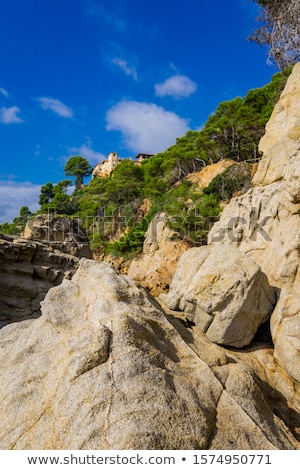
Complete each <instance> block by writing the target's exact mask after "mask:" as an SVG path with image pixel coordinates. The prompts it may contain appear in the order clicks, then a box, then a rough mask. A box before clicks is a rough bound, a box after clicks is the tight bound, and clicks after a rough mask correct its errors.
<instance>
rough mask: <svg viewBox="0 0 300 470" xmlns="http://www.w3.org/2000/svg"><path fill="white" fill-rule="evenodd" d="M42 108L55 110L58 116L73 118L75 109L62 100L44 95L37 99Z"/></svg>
mask: <svg viewBox="0 0 300 470" xmlns="http://www.w3.org/2000/svg"><path fill="white" fill-rule="evenodd" d="M37 100H38V102H39V103H40V106H41V108H42V109H45V110H50V111H53V112H54V113H55V114H57V115H58V116H61V117H64V118H72V117H73V111H72V109H71V108H69V107H68V106H66V105H65V104H64V103H62V102H61V101H60V100H57V99H54V98H49V97H45V96H42V97H40V98H38V99H37Z"/></svg>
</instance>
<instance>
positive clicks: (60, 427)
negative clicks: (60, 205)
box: [0, 259, 298, 450]
mask: <svg viewBox="0 0 300 470" xmlns="http://www.w3.org/2000/svg"><path fill="white" fill-rule="evenodd" d="M42 313H43V315H42V316H41V317H40V318H38V319H36V320H28V321H25V322H21V323H14V324H11V325H7V326H6V327H4V328H2V330H1V331H0V374H1V375H0V377H1V380H0V394H1V401H0V447H1V449H4V450H8V449H36V450H38V449H148V450H149V449H285V450H286V449H296V448H297V446H298V443H297V440H296V439H295V438H294V437H293V434H292V433H291V432H290V431H289V430H288V428H287V426H286V424H285V419H286V418H284V415H285V414H286V416H287V411H288V408H287V406H286V404H285V405H284V402H283V401H282V406H283V407H284V406H285V413H282V412H281V416H279V415H280V413H277V415H275V414H274V412H273V409H272V407H271V406H270V404H269V399H268V395H267V394H265V390H264V388H263V387H262V384H263V381H260V380H258V379H257V376H256V373H255V371H254V370H253V369H252V368H251V366H250V365H246V364H245V363H243V362H242V361H238V362H237V361H236V360H235V359H234V358H233V356H232V355H231V353H230V352H229V353H228V355H227V354H225V353H224V350H222V348H219V347H218V346H216V345H212V344H211V343H205V339H204V338H205V337H203V336H200V337H199V333H200V332H198V333H197V334H196V336H195V334H194V332H193V331H192V330H191V331H190V332H188V331H187V330H186V329H184V328H183V327H182V326H181V325H180V323H179V322H176V320H175V319H174V320H171V319H169V320H168V319H167V317H166V316H165V314H164V312H163V310H162V308H161V307H160V306H159V305H158V304H157V303H156V301H155V300H154V298H152V297H151V296H150V295H149V294H147V293H146V291H144V290H143V289H142V288H141V287H139V286H138V285H137V284H136V283H135V282H134V281H133V280H131V279H130V278H129V277H127V276H123V275H119V274H117V273H116V272H115V271H114V269H113V268H112V267H111V266H109V265H108V264H106V263H102V264H101V263H98V262H96V261H92V260H86V259H82V260H81V261H80V267H79V269H78V270H77V272H76V274H75V275H74V276H73V278H72V280H64V281H63V282H62V284H61V285H59V286H57V287H54V288H53V289H51V290H50V291H49V292H48V294H47V296H46V298H45V300H44V301H43V304H42ZM265 380H266V379H265ZM283 380H284V379H283ZM284 383H286V380H285V382H284ZM270 403H271V402H270ZM289 413H290V416H292V417H296V415H297V413H296V410H294V411H293V410H292V409H289Z"/></svg>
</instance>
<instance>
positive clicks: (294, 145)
mask: <svg viewBox="0 0 300 470" xmlns="http://www.w3.org/2000/svg"><path fill="white" fill-rule="evenodd" d="M299 83H300V64H297V65H296V66H295V67H294V69H293V72H292V75H291V76H290V78H289V80H288V83H287V86H286V88H285V90H284V92H283V94H282V96H281V98H280V100H279V102H278V104H277V105H276V107H275V109H274V112H273V114H272V117H271V119H270V122H269V124H268V126H267V132H266V135H265V136H264V137H263V139H262V142H261V150H263V152H264V155H263V158H262V160H261V162H260V164H259V166H258V170H257V173H256V175H255V176H254V179H253V182H254V184H255V185H256V186H254V187H253V188H251V189H250V190H249V191H248V192H247V193H246V194H244V195H242V196H240V197H237V198H233V199H232V200H231V202H230V204H229V205H228V206H227V207H226V208H225V209H224V211H223V213H222V215H221V218H220V221H219V222H218V223H217V224H215V225H214V227H213V228H212V230H211V232H210V234H209V243H210V244H211V245H212V246H219V245H220V244H221V245H226V246H227V247H228V246H234V247H236V248H237V249H238V250H240V251H242V252H244V253H245V254H246V255H247V256H248V257H250V258H252V259H253V260H254V261H255V262H256V263H257V264H258V265H259V266H260V267H261V270H262V272H263V273H265V274H266V276H267V278H268V281H269V284H270V285H272V286H274V287H275V288H276V291H277V297H278V302H277V304H276V306H275V309H274V311H273V313H272V316H271V333H272V338H273V341H274V345H275V353H274V354H275V357H276V359H277V360H278V361H279V362H280V363H281V365H282V366H283V367H284V368H285V369H286V371H288V373H289V374H290V376H291V377H292V378H293V379H294V380H296V381H297V382H298V383H300V368H299V363H300V328H299V325H300V312H299V307H298V304H299V294H300V278H299V263H300V217H299V215H300V148H299V139H298V138H296V137H297V135H298V134H297V129H298V127H297V126H298V124H299V123H300V107H299V99H298V98H297V97H299V94H300V87H299ZM296 98H297V99H296ZM297 123H298V124H297Z"/></svg>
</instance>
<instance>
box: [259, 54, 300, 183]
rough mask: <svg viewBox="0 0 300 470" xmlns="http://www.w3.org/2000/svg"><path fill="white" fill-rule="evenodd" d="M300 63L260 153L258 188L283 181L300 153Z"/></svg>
mask: <svg viewBox="0 0 300 470" xmlns="http://www.w3.org/2000/svg"><path fill="white" fill-rule="evenodd" d="M299 76H300V63H298V64H296V65H295V66H294V68H293V72H292V74H291V76H290V77H289V79H288V81H287V84H286V86H285V89H284V90H283V92H282V94H281V97H280V100H279V101H278V103H277V104H276V105H275V107H274V110H273V113H272V116H271V118H270V120H269V122H268V124H267V126H266V133H265V135H264V136H263V137H262V139H261V141H260V144H259V150H260V152H261V153H262V154H263V158H262V160H261V162H260V163H259V166H258V170H257V172H256V174H255V176H254V178H253V183H254V184H255V185H257V186H259V185H260V186H261V185H266V184H271V183H274V182H276V181H280V180H281V179H282V177H283V173H284V169H285V167H286V165H287V164H288V163H289V162H290V161H291V160H293V158H294V156H296V155H298V154H299V151H300V87H299Z"/></svg>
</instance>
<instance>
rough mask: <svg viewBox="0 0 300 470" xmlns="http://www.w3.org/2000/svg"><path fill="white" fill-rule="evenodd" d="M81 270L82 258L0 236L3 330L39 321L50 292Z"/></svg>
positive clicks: (41, 245) (25, 241) (0, 298)
mask: <svg viewBox="0 0 300 470" xmlns="http://www.w3.org/2000/svg"><path fill="white" fill-rule="evenodd" d="M77 266H78V258H76V257H74V256H71V255H68V254H65V253H62V252H61V251H59V250H57V249H55V248H54V247H53V246H49V245H46V244H43V243H39V242H36V241H32V240H27V239H23V238H12V237H9V236H4V235H1V234H0V326H3V325H5V324H6V323H10V322H12V321H19V320H24V319H26V318H35V317H38V316H39V315H40V302H41V300H43V299H44V297H45V295H46V293H47V292H48V290H49V289H50V288H51V287H53V286H56V285H58V284H60V283H61V282H62V280H63V279H64V278H70V277H71V276H72V274H73V273H74V272H75V270H76V268H77Z"/></svg>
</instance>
